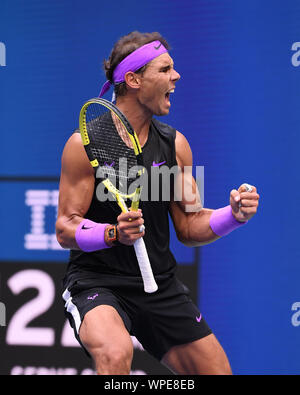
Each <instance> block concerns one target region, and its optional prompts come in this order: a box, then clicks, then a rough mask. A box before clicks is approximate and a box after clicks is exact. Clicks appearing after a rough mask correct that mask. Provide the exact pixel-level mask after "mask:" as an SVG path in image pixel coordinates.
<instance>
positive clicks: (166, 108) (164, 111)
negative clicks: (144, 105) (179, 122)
mask: <svg viewBox="0 0 300 395" xmlns="http://www.w3.org/2000/svg"><path fill="white" fill-rule="evenodd" d="M170 108H171V104H170V103H167V104H164V105H162V106H160V107H159V109H157V111H156V113H155V115H158V116H163V115H168V114H169V112H170Z"/></svg>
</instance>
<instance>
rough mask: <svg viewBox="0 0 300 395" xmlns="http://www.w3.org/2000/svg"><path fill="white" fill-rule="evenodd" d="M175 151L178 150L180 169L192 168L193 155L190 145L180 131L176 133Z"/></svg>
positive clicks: (177, 156)
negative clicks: (184, 167)
mask: <svg viewBox="0 0 300 395" xmlns="http://www.w3.org/2000/svg"><path fill="white" fill-rule="evenodd" d="M175 149H176V159H177V163H178V165H179V166H180V167H183V166H192V164H193V155H192V150H191V147H190V144H189V142H188V140H187V138H186V137H185V136H184V135H183V134H182V133H180V132H179V131H178V130H177V131H176V138H175Z"/></svg>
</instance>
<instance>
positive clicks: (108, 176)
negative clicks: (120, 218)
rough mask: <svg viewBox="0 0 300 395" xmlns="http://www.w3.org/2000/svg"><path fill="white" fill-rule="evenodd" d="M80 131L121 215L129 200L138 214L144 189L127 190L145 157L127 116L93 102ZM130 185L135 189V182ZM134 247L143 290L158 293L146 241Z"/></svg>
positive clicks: (110, 105)
mask: <svg viewBox="0 0 300 395" xmlns="http://www.w3.org/2000/svg"><path fill="white" fill-rule="evenodd" d="M79 129H80V134H81V138H82V142H83V145H84V147H85V150H86V153H87V155H88V158H89V160H90V162H91V165H92V166H93V167H94V169H95V171H96V177H97V178H102V181H101V182H102V184H103V185H104V187H105V188H106V189H107V190H108V191H109V192H110V194H111V195H112V196H113V197H114V199H115V201H116V202H117V203H118V205H119V207H120V208H121V210H122V212H127V211H128V208H127V204H126V202H127V201H128V200H129V199H130V200H131V210H134V211H137V210H138V207H139V199H140V194H141V187H140V186H137V187H136V188H135V190H134V191H133V192H132V193H128V191H127V187H128V183H129V182H130V181H133V179H134V177H133V175H132V173H131V171H130V169H132V168H133V166H138V167H137V168H139V167H140V168H141V169H142V168H143V157H142V149H141V146H140V143H139V140H138V137H137V135H136V133H135V132H134V130H133V128H132V126H131V125H130V123H129V122H128V120H127V119H126V117H125V115H124V114H122V112H121V111H120V110H119V109H118V108H117V107H116V106H115V105H114V104H113V103H111V102H109V101H107V100H105V99H101V98H95V99H91V100H89V101H87V102H86V103H85V104H84V105H83V107H82V108H81V111H80V116H79ZM124 160H125V161H126V166H124ZM122 161H123V162H122ZM121 162H122V163H123V165H122V164H121ZM141 172H142V170H139V171H138V175H141ZM131 185H134V182H132V184H131ZM106 189H105V190H106ZM113 205H114V206H116V203H115V202H113ZM133 246H134V249H135V253H136V257H137V261H138V264H139V268H140V271H141V275H142V278H143V283H144V290H145V292H147V293H152V292H155V291H156V290H157V289H158V287H157V284H156V282H155V279H154V275H153V272H152V268H151V264H150V261H149V257H148V254H147V250H146V247H145V243H144V240H143V238H139V239H138V240H137V241H136V242H135V243H134V245H133Z"/></svg>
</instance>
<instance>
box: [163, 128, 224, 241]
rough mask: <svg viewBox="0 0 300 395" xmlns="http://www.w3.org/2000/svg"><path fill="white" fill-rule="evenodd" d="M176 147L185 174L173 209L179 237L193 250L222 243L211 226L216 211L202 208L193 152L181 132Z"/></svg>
mask: <svg viewBox="0 0 300 395" xmlns="http://www.w3.org/2000/svg"><path fill="white" fill-rule="evenodd" d="M175 145H176V159H177V163H178V166H179V167H180V168H181V171H182V172H181V174H179V175H178V177H177V179H176V185H175V191H177V192H180V194H181V199H180V200H179V201H176V192H175V199H174V200H173V201H171V205H170V214H171V217H172V221H173V224H174V227H175V230H176V234H177V237H178V239H179V240H180V241H181V242H182V243H184V244H185V245H187V246H190V247H195V246H200V245H204V244H208V243H211V242H213V241H215V240H217V239H219V236H217V235H216V234H215V233H214V232H213V231H212V229H211V228H210V226H209V219H210V216H211V214H212V212H213V210H210V209H206V208H203V207H202V204H201V201H200V195H199V191H198V189H197V184H196V181H195V179H194V178H193V176H192V174H191V172H192V165H193V158H192V151H191V149H190V146H189V144H188V142H187V140H186V138H185V137H184V136H183V135H182V134H181V133H179V132H177V134H176V140H175ZM188 191H191V192H192V193H190V192H188Z"/></svg>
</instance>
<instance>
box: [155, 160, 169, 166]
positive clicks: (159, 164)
mask: <svg viewBox="0 0 300 395" xmlns="http://www.w3.org/2000/svg"><path fill="white" fill-rule="evenodd" d="M165 163H166V161H165V160H164V161H163V162H160V163H155V161H153V162H152V166H153V167H159V166H161V165H164V164H165Z"/></svg>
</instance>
